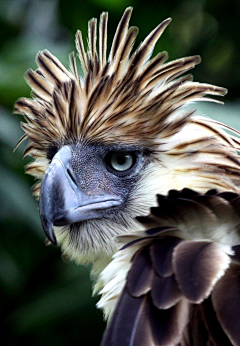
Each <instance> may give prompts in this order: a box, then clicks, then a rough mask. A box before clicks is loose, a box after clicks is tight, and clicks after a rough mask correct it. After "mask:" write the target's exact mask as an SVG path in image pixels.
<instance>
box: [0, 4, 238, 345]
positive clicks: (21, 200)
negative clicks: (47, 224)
mask: <svg viewBox="0 0 240 346" xmlns="http://www.w3.org/2000/svg"><path fill="white" fill-rule="evenodd" d="M129 5H132V6H133V7H134V12H133V17H132V19H131V25H136V26H138V27H139V28H140V33H139V38H138V43H140V42H141V41H142V40H143V38H144V37H145V36H146V35H147V34H148V33H149V32H150V31H151V30H152V29H153V28H154V27H155V26H156V25H157V24H159V23H160V22H161V21H162V20H163V19H165V18H167V17H170V16H171V17H172V18H173V22H172V23H171V25H170V26H169V28H168V29H167V30H166V32H165V33H164V35H163V36H162V38H161V40H160V42H159V43H158V45H157V48H156V50H155V52H157V51H161V50H167V51H168V52H169V57H170V59H174V58H178V57H181V56H186V55H193V54H200V55H201V56H202V59H203V62H202V64H201V65H199V66H198V67H197V68H196V69H195V70H194V71H193V74H194V79H195V80H198V81H201V82H209V83H212V84H217V85H220V86H223V87H227V88H228V89H229V95H228V96H227V97H226V98H225V101H228V100H231V103H230V101H229V103H228V102H227V105H226V106H218V105H211V107H210V106H207V105H205V104H204V105H203V106H201V109H203V111H204V113H207V114H208V115H209V116H214V117H215V118H216V119H218V120H220V121H224V122H227V123H228V124H230V125H231V126H234V127H238V128H239V125H238V123H239V118H240V107H239V104H237V103H236V101H235V103H234V102H233V101H234V99H237V97H239V90H240V85H239V84H240V60H239V49H240V41H239V32H240V24H239V23H240V22H239V17H240V3H239V1H236V0H231V1H228V0H221V1H219V0H218V1H216V0H210V1H203V0H202V1H201V0H198V1H197V0H193V1H190V0H185V1H180V0H175V1H173V0H171V1H165V2H159V1H157V0H154V1H152V2H151V3H148V2H147V1H143V0H141V1H137V0H135V1H134V0H129V1H126V0H89V1H79V0H68V1H65V0H59V1H57V0H55V1H54V0H50V1H44V0H33V1H29V0H1V1H0V104H1V106H0V223H1V228H0V230H1V232H0V296H1V299H0V311H1V317H2V319H3V323H2V325H1V330H2V332H1V345H7V346H10V345H11V346H15V345H16V346H20V345H36V346H42V345H44V346H48V345H51V346H55V345H56V346H60V345H71V344H80V345H84V346H85V345H86V346H87V345H98V344H100V340H101V336H102V333H103V330H104V325H105V324H104V322H102V315H101V312H100V311H98V310H96V308H95V303H96V299H93V298H92V297H91V282H90V279H89V268H84V267H78V266H76V265H75V264H73V263H65V262H63V261H62V259H61V252H60V249H56V248H54V247H52V246H51V247H45V246H44V238H45V237H44V233H43V231H42V228H41V225H40V220H39V216H38V206H37V202H36V201H35V200H34V198H33V197H31V191H30V186H31V185H33V183H34V182H33V179H32V178H31V177H29V176H26V175H25V174H24V169H23V166H24V165H25V164H26V163H27V162H28V159H24V160H22V154H23V150H24V145H21V146H20V148H18V149H17V151H16V152H15V153H13V148H14V146H15V145H16V143H17V141H18V140H19V138H20V137H21V135H22V131H21V129H20V127H19V122H20V121H22V120H23V119H22V118H21V117H20V116H16V115H12V114H11V112H12V109H13V104H14V102H15V100H16V99H17V98H18V97H20V96H26V97H28V96H29V88H28V86H27V85H26V83H25V81H24V79H23V74H24V72H25V71H26V70H27V69H28V68H30V67H31V68H33V69H34V68H35V67H36V64H35V61H34V59H35V56H36V53H37V52H38V51H39V50H42V49H45V48H46V49H49V50H50V51H51V52H52V53H53V54H55V55H56V56H57V57H58V58H59V59H60V60H61V61H62V62H63V63H64V64H65V65H66V66H67V65H68V54H69V53H70V52H71V51H73V50H74V35H75V32H76V30H77V29H81V30H82V31H83V37H86V35H87V21H88V20H89V19H90V18H92V17H93V16H94V17H98V18H99V15H100V13H101V12H102V11H104V10H107V11H108V12H109V14H110V18H109V37H110V38H112V37H113V33H114V30H115V28H116V26H117V23H118V21H119V19H120V17H121V15H122V13H123V11H124V9H125V7H126V6H129Z"/></svg>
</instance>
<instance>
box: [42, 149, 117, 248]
mask: <svg viewBox="0 0 240 346" xmlns="http://www.w3.org/2000/svg"><path fill="white" fill-rule="evenodd" d="M70 161H71V149H70V147H69V146H64V147H63V148H61V149H60V150H59V152H58V153H57V154H56V155H55V156H54V158H53V160H52V162H51V164H50V165H49V167H48V169H47V171H46V173H45V176H44V178H43V181H42V185H41V191H40V199H39V213H40V218H41V222H42V226H43V229H44V231H45V233H46V236H47V237H48V239H49V240H50V241H51V242H52V243H53V244H54V245H57V239H56V236H55V233H54V228H53V226H65V225H70V224H73V223H76V222H80V221H84V220H89V219H96V218H100V217H102V216H101V215H102V214H101V213H100V211H102V210H104V209H109V208H112V207H117V206H119V205H120V204H121V200H120V199H119V198H118V197H117V196H113V195H109V194H107V193H105V192H104V191H103V193H102V194H101V195H88V194H87V193H86V192H84V191H82V190H81V189H80V188H79V186H78V184H77V180H76V178H75V175H74V172H73V170H72V167H71V163H70Z"/></svg>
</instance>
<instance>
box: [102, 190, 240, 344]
mask: <svg viewBox="0 0 240 346" xmlns="http://www.w3.org/2000/svg"><path fill="white" fill-rule="evenodd" d="M158 202H159V206H158V207H155V208H152V209H151V214H150V215H148V216H147V217H141V218H139V221H141V222H142V224H143V225H144V226H145V228H147V227H149V226H151V229H149V230H147V231H145V232H144V233H143V235H142V237H141V236H140V234H139V238H138V239H137V238H135V239H134V240H132V241H131V242H129V243H128V244H126V245H125V246H124V247H123V248H122V250H120V251H127V250H128V249H130V248H132V247H133V246H135V247H136V244H137V243H139V247H138V248H137V247H136V249H137V251H136V252H135V254H134V255H133V257H132V260H131V266H130V270H129V271H128V274H127V278H126V283H125V286H124V289H123V291H122V293H121V295H120V297H119V299H118V302H117V305H116V307H115V309H114V312H113V314H112V316H111V319H110V321H109V323H108V326H107V329H106V332H105V334H104V337H103V341H102V344H101V345H102V346H113V345H114V346H130V345H131V346H146V345H149V346H154V345H161V346H174V345H178V346H180V345H181V346H184V345H189V346H190V345H194V346H203V345H204V346H206V345H208V346H210V345H215V346H220V345H224V346H228V345H240V328H239V326H240V245H239V244H240V232H239V221H240V219H239V211H240V208H239V203H240V197H239V196H238V195H237V194H235V193H220V194H218V193H217V192H216V191H215V190H211V191H209V192H207V193H206V194H204V195H200V194H198V193H196V192H194V191H192V190H189V189H184V190H182V191H175V190H174V191H170V192H169V194H168V196H159V197H158ZM164 225H165V226H164ZM158 226H159V227H158ZM226 234H227V235H228V236H226ZM125 239H126V238H125ZM224 242H225V243H224ZM234 242H235V244H234Z"/></svg>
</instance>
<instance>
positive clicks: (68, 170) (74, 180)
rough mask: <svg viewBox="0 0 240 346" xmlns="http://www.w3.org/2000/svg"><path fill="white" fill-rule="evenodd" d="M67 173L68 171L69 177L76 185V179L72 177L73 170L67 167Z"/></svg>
mask: <svg viewBox="0 0 240 346" xmlns="http://www.w3.org/2000/svg"><path fill="white" fill-rule="evenodd" d="M67 173H68V175H69V177H70V179H71V180H72V181H73V182H74V184H76V185H77V181H76V179H75V177H74V174H73V172H72V171H71V170H70V169H67Z"/></svg>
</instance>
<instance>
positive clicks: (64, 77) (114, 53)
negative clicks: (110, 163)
mask: <svg viewBox="0 0 240 346" xmlns="http://www.w3.org/2000/svg"><path fill="white" fill-rule="evenodd" d="M131 12H132V8H131V7H129V8H127V9H126V10H125V12H124V14H123V17H122V19H121V20H120V22H119V25H118V27H117V30H116V33H115V36H114V39H113V42H112V46H111V49H110V54H109V57H108V60H107V20H108V15H107V13H102V15H101V18H100V24H99V40H98V41H99V48H98V49H97V20H96V19H92V20H91V21H90V22H89V26H88V49H87V51H86V50H85V48H84V43H83V39H82V34H81V32H80V31H78V32H77V34H76V47H77V51H78V56H79V59H80V62H81V67H82V70H83V73H84V76H83V77H79V75H78V71H77V65H76V59H75V57H74V55H73V54H71V55H70V71H69V70H67V69H66V68H65V67H64V66H63V65H62V64H61V63H60V62H59V60H58V59H57V58H56V57H54V56H53V55H52V54H51V53H50V52H48V51H47V50H45V51H43V52H39V53H38V55H37V64H38V66H39V68H38V69H37V70H36V71H33V70H28V71H27V75H26V79H27V82H28V84H29V86H30V87H31V88H32V91H33V97H32V99H27V98H21V99H19V100H18V101H17V102H16V105H15V113H20V114H22V115H24V117H25V119H26V121H27V122H26V123H22V128H23V130H24V131H25V135H24V136H23V137H22V138H21V139H20V141H19V143H21V142H22V141H23V140H24V139H28V141H29V143H28V145H27V147H26V150H25V155H31V156H32V157H33V158H34V159H35V161H34V162H32V163H30V164H29V165H28V166H27V168H26V172H27V173H29V174H32V175H33V176H35V177H37V178H39V179H41V178H42V177H43V175H44V172H45V170H46V168H47V166H48V163H49V162H48V159H47V153H48V150H49V148H52V147H55V148H60V147H61V146H62V145H64V144H66V143H73V142H77V141H85V142H88V143H91V142H95V143H104V144H112V143H122V144H129V145H131V144H134V145H136V144H137V145H142V146H145V147H148V148H151V149H152V150H153V151H154V150H155V148H156V147H157V150H158V152H163V153H167V154H169V155H173V156H174V155H179V157H184V156H187V155H190V152H191V153H193V151H195V153H196V152H197V151H198V152H200V151H201V148H199V147H198V148H197V147H195V145H194V140H193V139H188V137H186V138H187V139H186V140H184V141H183V140H181V141H180V142H181V144H180V143H179V142H177V141H175V140H174V138H175V137H176V136H177V134H178V133H179V131H180V130H181V129H184V128H187V127H188V126H190V127H191V126H193V125H194V126H193V127H194V128H195V129H196V127H197V128H198V127H199V128H204V130H206V131H205V135H204V136H202V137H201V136H200V137H199V138H198V140H199V142H200V143H203V142H204V140H207V145H205V144H204V148H207V149H206V150H205V151H204V152H206V153H208V154H209V152H210V153H211V154H212V155H216V157H217V153H216V145H217V146H218V147H219V145H220V144H219V143H221V149H220V151H221V160H222V157H223V156H225V159H224V160H222V161H221V165H222V169H225V170H226V174H228V172H229V175H231V177H230V179H232V175H234V174H235V175H236V176H235V180H236V181H237V182H238V184H237V185H240V183H239V174H238V173H237V170H238V169H239V161H238V159H237V155H236V149H239V147H240V141H239V139H238V138H237V137H236V136H234V135H229V134H226V133H224V132H223V131H221V130H220V127H221V126H222V127H224V125H221V124H220V125H219V124H218V123H217V122H214V121H212V120H208V119H203V118H197V117H195V116H192V112H189V111H185V113H184V112H180V111H181V110H182V108H183V106H185V105H186V104H188V103H190V102H193V101H201V100H211V101H215V100H213V99H209V98H206V97H204V96H206V95H214V96H215V95H216V96H222V95H224V94H225V93H226V89H224V88H220V87H216V86H213V85H209V84H203V83H197V82H193V81H192V80H191V76H189V75H186V76H181V75H182V74H183V73H185V72H188V71H189V70H190V69H192V68H193V67H194V66H195V65H196V64H198V63H199V62H200V58H199V57H198V56H193V57H186V58H182V59H178V60H175V61H171V62H168V63H165V61H166V59H167V53H166V52H162V53H159V54H157V55H156V56H155V57H154V58H153V59H150V57H151V55H152V52H153V49H154V46H155V44H156V42H157V41H158V39H159V38H160V36H161V35H162V33H163V31H164V30H165V28H166V27H167V25H168V24H169V23H170V21H171V19H166V20H165V21H163V22H162V23H161V24H159V25H158V26H157V27H156V28H155V29H154V30H153V31H152V32H151V33H150V34H149V35H148V36H147V37H146V39H145V40H144V41H143V42H142V43H141V44H140V46H139V47H138V48H137V50H136V51H135V52H133V53H132V48H133V44H134V42H135V39H136V36H137V34H138V29H137V28H136V27H130V28H129V20H130V17H131ZM188 131H189V130H188ZM209 138H212V139H211V140H209ZM171 143H172V144H171ZM174 143H175V144H174ZM216 143H217V144H216ZM159 145H160V146H159ZM191 145H193V148H194V149H190V151H189V149H188V148H189V147H190V146H191ZM212 148H215V149H212ZM222 153H223V155H222ZM224 153H225V154H224ZM206 160H207V162H208V161H209V159H206ZM219 161H220V158H219V160H218V159H216V160H215V162H216V165H217V164H219ZM224 161H225V162H224ZM190 166H191V165H190ZM184 169H185V168H184ZM189 169H190V170H191V167H190V168H189ZM192 169H195V168H194V167H192ZM213 178H214V177H213ZM39 187H40V184H37V185H36V186H35V187H34V193H35V194H36V195H38V193H39ZM227 187H228V188H229V185H227Z"/></svg>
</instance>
